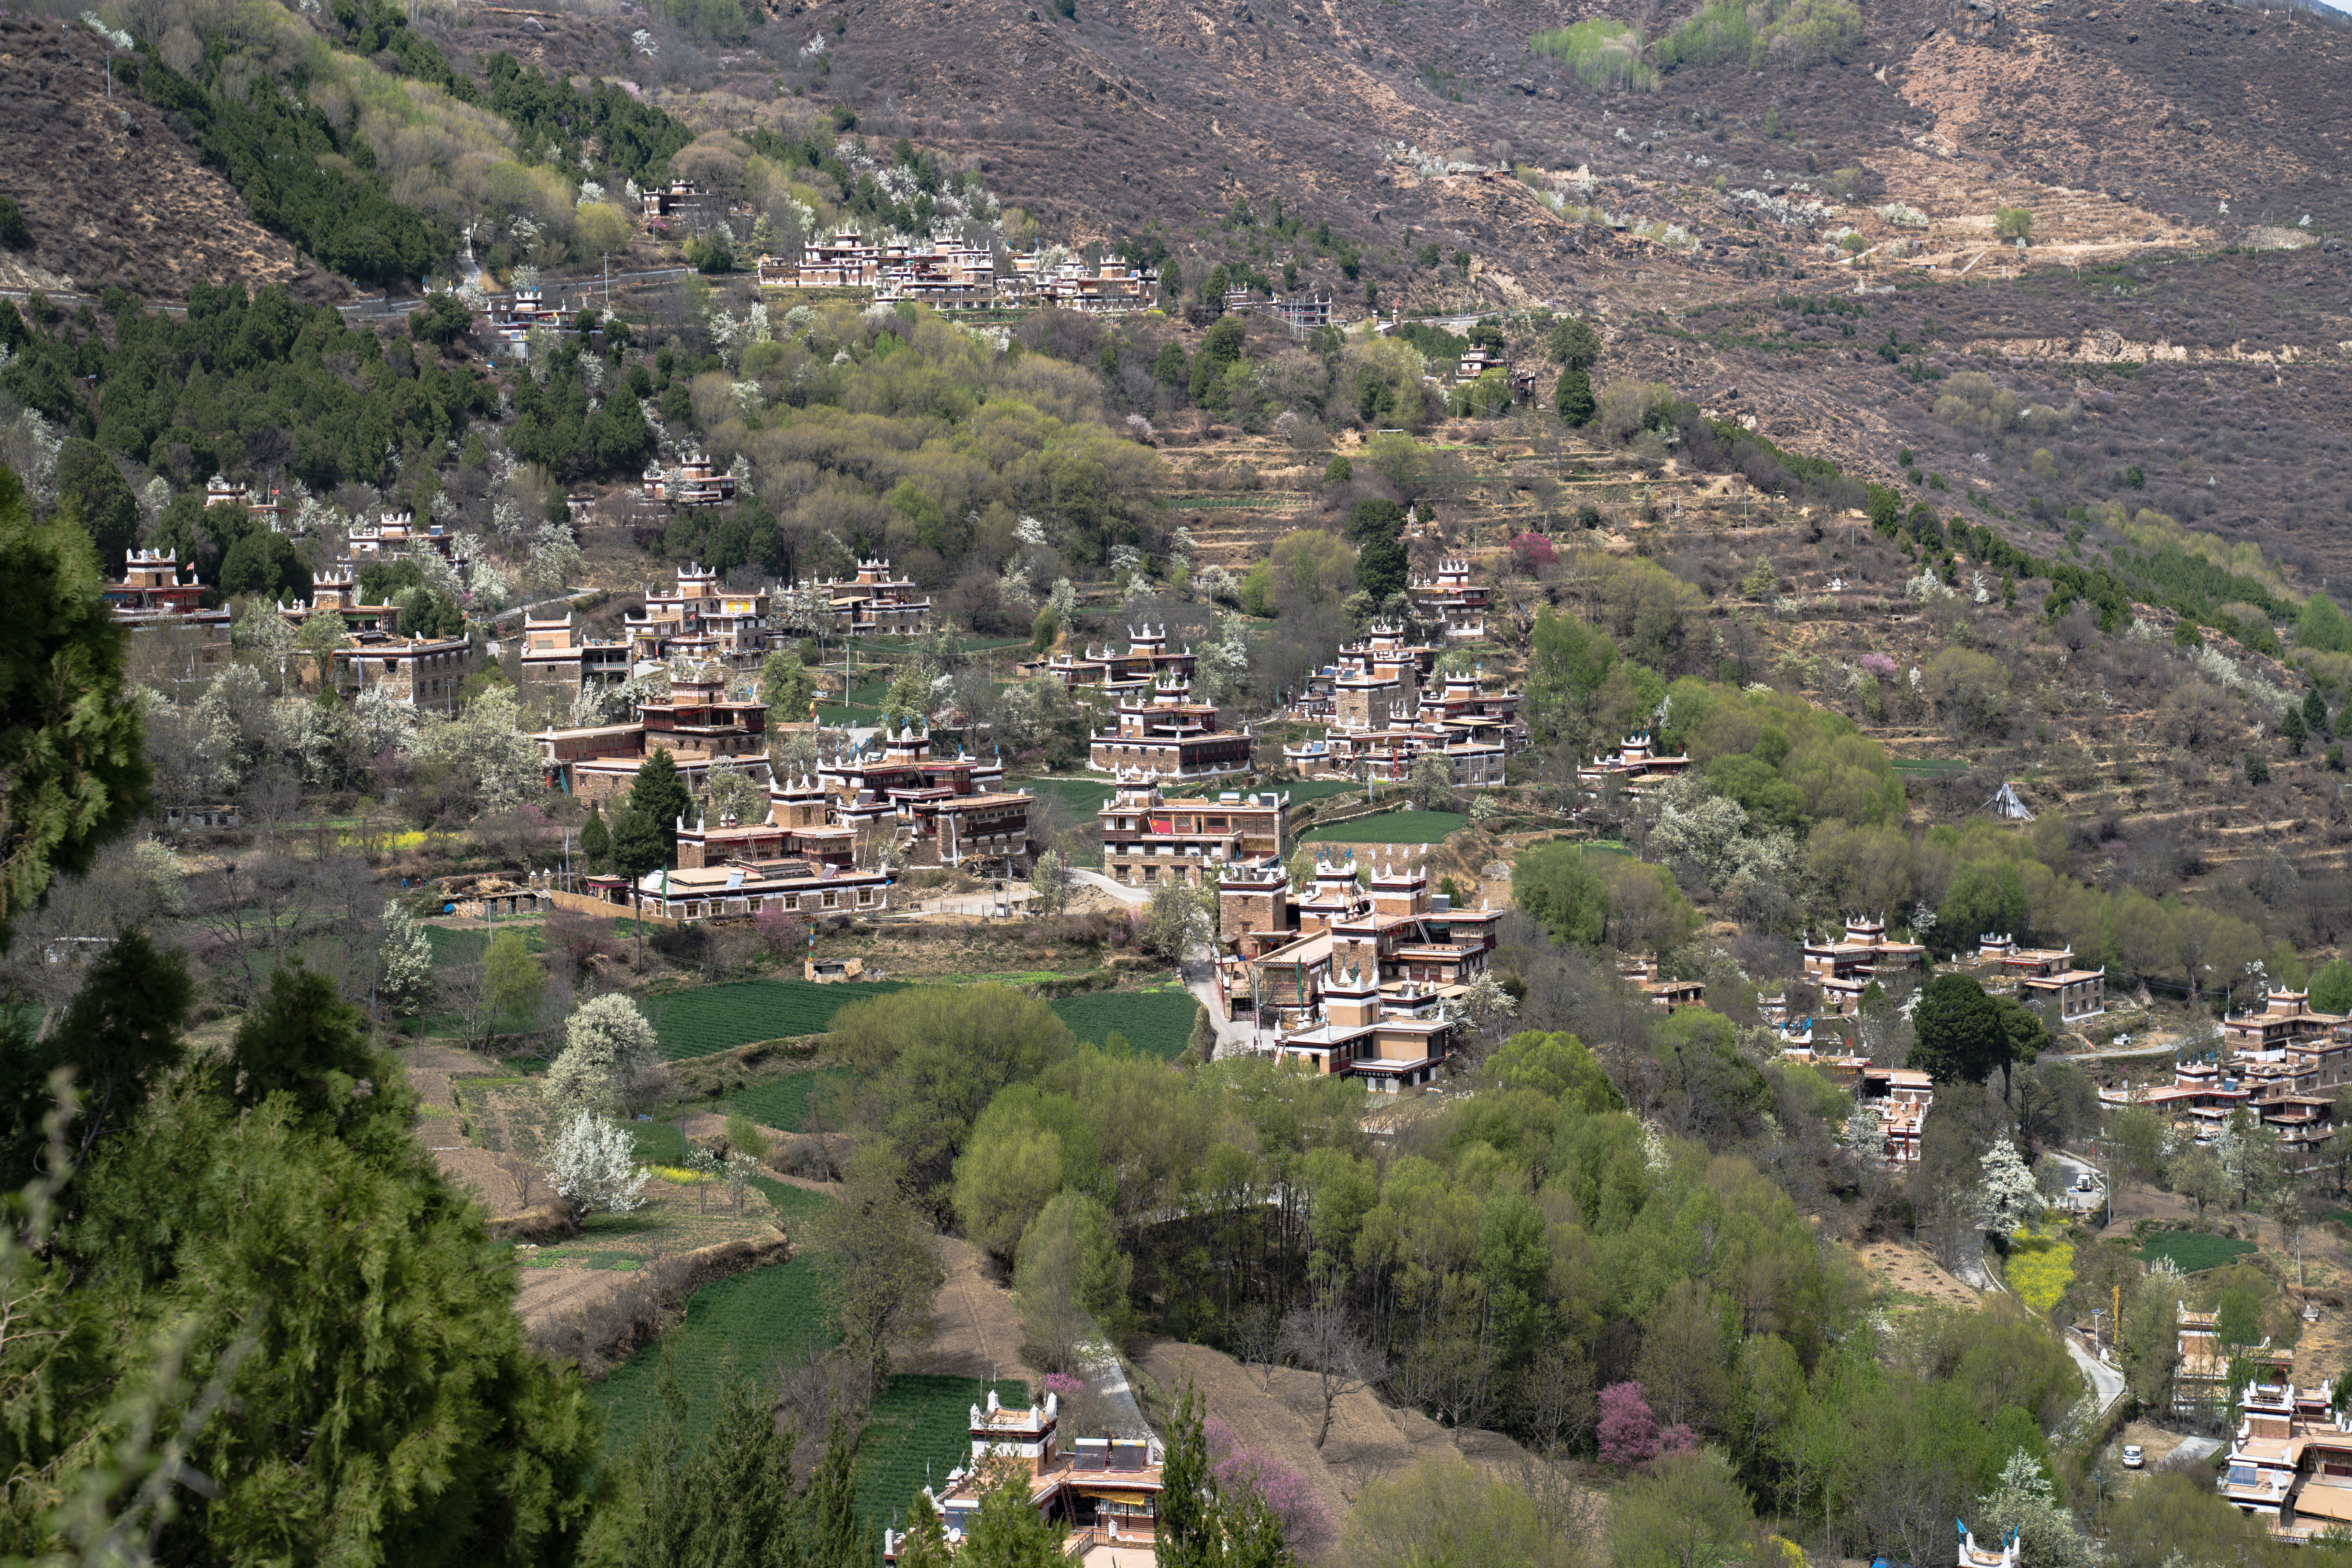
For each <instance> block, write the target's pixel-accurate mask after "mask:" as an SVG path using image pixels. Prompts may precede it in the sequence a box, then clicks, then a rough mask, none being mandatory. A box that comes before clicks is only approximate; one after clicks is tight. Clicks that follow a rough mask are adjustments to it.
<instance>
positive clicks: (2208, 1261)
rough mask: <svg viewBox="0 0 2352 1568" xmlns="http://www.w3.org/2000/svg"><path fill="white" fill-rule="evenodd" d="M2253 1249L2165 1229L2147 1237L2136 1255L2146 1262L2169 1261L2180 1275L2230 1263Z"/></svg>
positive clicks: (2219, 1238)
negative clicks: (2165, 1259) (2162, 1259)
mask: <svg viewBox="0 0 2352 1568" xmlns="http://www.w3.org/2000/svg"><path fill="white" fill-rule="evenodd" d="M2254 1250H2255V1247H2254V1244H2253V1243H2252V1242H2251V1241H2232V1240H2231V1239H2230V1238H2229V1237H2226V1236H2208V1235H2206V1234H2205V1233H2204V1232H2202V1231H2196V1230H2167V1231H2159V1232H2158V1233H2157V1234H2156V1235H2154V1236H2151V1237H2148V1238H2147V1244H2146V1245H2145V1246H2143V1247H2141V1248H2140V1249H2139V1256H2140V1259H2141V1261H2142V1262H2146V1263H2153V1262H2155V1261H2156V1260H2157V1259H2158V1258H2170V1259H2172V1261H2173V1263H2174V1265H2175V1266H2176V1267H2178V1268H2179V1270H2180V1271H2181V1272H2182V1273H2183V1274H2201V1273H2203V1272H2204V1271H2205V1270H2206V1269H2208V1268H2221V1267H2223V1266H2224V1265H2226V1264H2230V1263H2234V1262H2236V1261H2237V1260H2238V1259H2239V1258H2243V1257H2244V1256H2245V1255H2246V1254H2248V1253H2249V1252H2252V1251H2254Z"/></svg>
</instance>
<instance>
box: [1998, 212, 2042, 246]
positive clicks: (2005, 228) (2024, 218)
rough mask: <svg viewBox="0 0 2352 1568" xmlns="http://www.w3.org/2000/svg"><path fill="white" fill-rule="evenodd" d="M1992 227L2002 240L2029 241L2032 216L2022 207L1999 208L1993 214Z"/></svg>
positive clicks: (2031, 232) (2031, 231) (2031, 235)
mask: <svg viewBox="0 0 2352 1568" xmlns="http://www.w3.org/2000/svg"><path fill="white" fill-rule="evenodd" d="M1992 217H1993V227H1994V229H1995V230H1996V231H1997V232H1998V233H1999V234H2000V237H2001V238H2003V239H2031V238H2032V237H2033V214H2032V212H2030V211H2028V210H2027V209H2026V208H2024V207H2001V208H2000V209H1998V210H1997V211H1995V212H1994V214H1993V215H1992Z"/></svg>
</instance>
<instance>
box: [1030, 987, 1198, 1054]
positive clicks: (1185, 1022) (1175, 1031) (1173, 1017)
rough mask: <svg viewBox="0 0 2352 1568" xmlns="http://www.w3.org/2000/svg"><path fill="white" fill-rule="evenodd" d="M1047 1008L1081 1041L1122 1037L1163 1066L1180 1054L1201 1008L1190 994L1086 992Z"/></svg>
mask: <svg viewBox="0 0 2352 1568" xmlns="http://www.w3.org/2000/svg"><path fill="white" fill-rule="evenodd" d="M1200 1005H1201V1003H1200V999H1199V998H1197V997H1195V996H1194V995H1193V994H1192V993H1191V992H1190V991H1090V992H1088V993H1087V994H1085V995H1083V996H1065V997H1063V998H1062V999H1061V1000H1059V1001H1057V1002H1055V1003H1054V1004H1053V1008H1054V1011H1055V1013H1056V1014H1057V1015H1059V1016H1060V1017H1061V1020H1062V1022H1064V1023H1065V1024H1067V1025H1068V1026H1070V1033H1072V1034H1074V1035H1076V1036H1077V1037H1078V1038H1080V1039H1081V1040H1091V1041H1093V1042H1094V1043H1095V1044H1096V1045H1098V1046H1099V1045H1102V1044H1103V1043H1105V1042H1106V1041H1108V1039H1109V1038H1110V1037H1111V1036H1112V1035H1113V1034H1119V1035H1124V1036H1126V1037H1127V1043H1128V1044H1129V1045H1130V1046H1133V1047H1135V1048H1136V1049H1137V1050H1139V1051H1141V1052H1142V1053H1143V1054H1144V1055H1145V1056H1148V1057H1158V1058H1160V1060H1161V1061H1164V1062H1168V1061H1174V1060H1175V1059H1176V1058H1178V1057H1180V1056H1181V1055H1183V1054H1184V1042H1185V1041H1187V1040H1189V1039H1191V1038H1192V1015H1193V1014H1194V1012H1195V1011H1197V1010H1198V1009H1199V1007H1200Z"/></svg>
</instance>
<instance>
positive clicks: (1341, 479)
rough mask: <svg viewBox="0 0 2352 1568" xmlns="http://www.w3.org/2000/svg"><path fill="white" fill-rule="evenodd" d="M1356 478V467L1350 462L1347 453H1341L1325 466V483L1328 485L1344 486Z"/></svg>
mask: <svg viewBox="0 0 2352 1568" xmlns="http://www.w3.org/2000/svg"><path fill="white" fill-rule="evenodd" d="M1355 477H1356V466H1355V465H1354V464H1353V463H1350V462H1349V461H1348V455H1347V454H1346V453H1345V452H1341V453H1339V455H1338V456H1336V457H1334V458H1332V459H1331V460H1330V461H1329V462H1328V463H1327V464H1325V465H1324V466H1323V482H1324V483H1325V484H1326V485H1344V484H1346V483H1348V482H1349V480H1351V479H1354V478H1355Z"/></svg>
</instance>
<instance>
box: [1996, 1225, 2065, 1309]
mask: <svg viewBox="0 0 2352 1568" xmlns="http://www.w3.org/2000/svg"><path fill="white" fill-rule="evenodd" d="M2003 1273H2004V1274H2005V1275H2006V1276H2007V1278H2008V1279H2009V1288H2010V1289H2012V1290H2014V1291H2016V1292H2017V1299H2018V1300H2021V1301H2023V1302H2024V1303H2025V1304H2026V1305H2027V1306H2029V1307H2031V1308H2032V1309H2033V1310H2035V1311H2037V1312H2046V1311H2048V1310H2050V1309H2051V1308H2053V1307H2054V1306H2056V1305H2057V1304H2058V1298H2060V1297H2061V1296H2063V1295H2064V1294H2065V1293H2066V1287H2067V1286H2069V1285H2071V1284H2073V1283H2074V1247H2073V1246H2072V1245H2071V1244H2069V1243H2067V1242H2063V1241H2061V1240H2059V1239H2058V1233H2057V1231H2056V1230H2055V1229H2054V1228H2053V1229H2052V1230H2050V1231H2048V1232H2047V1233H2045V1232H2042V1231H2038V1230H2031V1231H2020V1232H2019V1233H2018V1236H2017V1239H2015V1240H2014V1241H2012V1242H2011V1243H2010V1245H2009V1267H2008V1268H2006V1269H2005V1270H2003Z"/></svg>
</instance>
